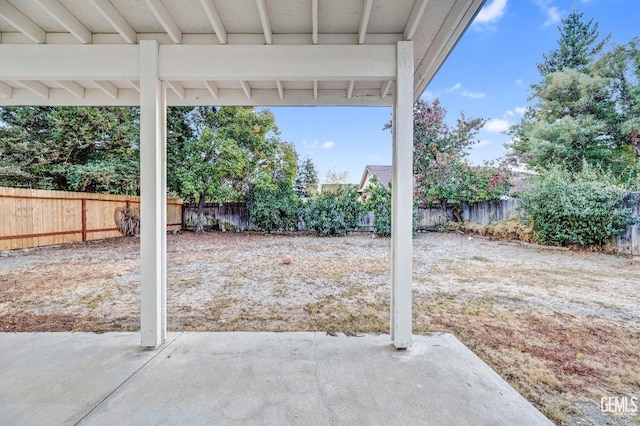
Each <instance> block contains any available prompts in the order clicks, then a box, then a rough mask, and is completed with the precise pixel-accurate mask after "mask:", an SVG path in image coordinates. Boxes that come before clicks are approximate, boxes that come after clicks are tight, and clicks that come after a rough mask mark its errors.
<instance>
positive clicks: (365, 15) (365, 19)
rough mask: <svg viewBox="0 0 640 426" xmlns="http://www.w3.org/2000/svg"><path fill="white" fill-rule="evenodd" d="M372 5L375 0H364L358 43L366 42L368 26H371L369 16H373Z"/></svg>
mask: <svg viewBox="0 0 640 426" xmlns="http://www.w3.org/2000/svg"><path fill="white" fill-rule="evenodd" d="M372 5H373V0H364V5H363V6H362V16H361V17H360V30H359V31H358V44H364V38H365V37H366V35H367V27H368V26H369V18H370V17H371V6H372Z"/></svg>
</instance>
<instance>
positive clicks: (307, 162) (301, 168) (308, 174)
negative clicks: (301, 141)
mask: <svg viewBox="0 0 640 426" xmlns="http://www.w3.org/2000/svg"><path fill="white" fill-rule="evenodd" d="M294 192H295V194H296V197H298V198H313V197H315V196H316V195H317V194H318V171H317V170H316V166H315V164H313V160H312V159H311V158H310V157H307V158H305V159H304V161H301V162H300V164H298V174H297V175H296V180H295V183H294Z"/></svg>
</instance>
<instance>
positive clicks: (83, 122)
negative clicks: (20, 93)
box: [0, 107, 139, 194]
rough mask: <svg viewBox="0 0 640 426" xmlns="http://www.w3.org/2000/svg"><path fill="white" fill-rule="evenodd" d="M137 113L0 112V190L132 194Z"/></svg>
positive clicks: (90, 110) (136, 155)
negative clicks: (0, 187)
mask: <svg viewBox="0 0 640 426" xmlns="http://www.w3.org/2000/svg"><path fill="white" fill-rule="evenodd" d="M138 117H139V112H138V109H137V108H125V107H7V108H0V123H2V125H0V185H4V186H18V187H28V188H40V189H57V190H65V191H85V192H103V193H112V194H137V193H138V174H139V149H138V148H139V147H138V140H139V128H138V120H139V118H138Z"/></svg>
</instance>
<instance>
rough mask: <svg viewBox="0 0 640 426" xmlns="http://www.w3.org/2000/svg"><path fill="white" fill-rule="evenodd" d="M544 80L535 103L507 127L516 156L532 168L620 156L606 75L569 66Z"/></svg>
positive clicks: (607, 163)
mask: <svg viewBox="0 0 640 426" xmlns="http://www.w3.org/2000/svg"><path fill="white" fill-rule="evenodd" d="M545 80H546V81H545V84H543V85H541V86H540V87H539V88H538V90H537V92H536V98H537V99H538V100H539V102H538V105H537V106H536V107H534V108H530V109H529V111H528V113H527V114H526V115H525V117H524V118H523V120H522V122H521V123H520V124H519V125H517V126H515V127H514V128H512V129H511V132H512V134H513V136H514V138H513V142H512V143H511V145H510V147H511V148H512V149H513V151H514V152H515V153H516V155H517V156H518V157H520V158H522V159H524V160H525V161H526V162H527V163H528V164H529V165H530V166H532V167H534V168H545V167H547V166H550V165H561V166H563V167H566V168H568V169H570V170H574V171H576V170H579V169H580V168H581V167H582V163H583V161H587V162H588V163H590V164H593V165H598V166H602V167H611V166H612V165H613V164H614V163H615V162H617V161H618V160H620V156H619V155H618V153H617V152H616V148H618V147H619V140H617V139H618V138H617V137H616V136H617V135H616V130H615V128H614V127H613V126H612V125H611V124H612V122H614V121H615V115H616V105H615V103H614V102H613V101H612V99H611V96H610V92H609V90H608V88H607V86H608V81H607V79H605V78H603V77H600V76H591V75H588V74H585V73H579V72H577V71H575V70H572V69H567V70H565V71H563V72H557V73H552V74H549V75H548V76H547V77H546V78H545Z"/></svg>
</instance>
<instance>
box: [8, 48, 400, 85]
mask: <svg viewBox="0 0 640 426" xmlns="http://www.w3.org/2000/svg"><path fill="white" fill-rule="evenodd" d="M138 51H139V46H138V45H130V44H118V45H96V44H91V45H77V44H71V45H68V44H65V45H62V44H61V45H53V44H47V45H43V44H26V45H12V44H1V43H0V58H2V60H0V81H9V80H38V81H49V80H76V81H77V80H107V81H119V80H123V81H128V80H139V79H140V60H139V54H138ZM395 55H396V46H394V45H390V46H383V45H369V44H365V45H351V46H335V45H323V44H322V45H316V46H311V45H290V46H283V45H277V44H275V45H271V46H264V45H258V46H239V45H224V46H221V45H187V44H180V45H175V44H166V45H160V46H159V56H160V58H159V59H160V69H159V76H160V79H161V80H169V81H205V80H207V81H240V80H245V81H254V80H259V81H271V82H273V81H276V80H281V81H313V80H320V81H349V80H358V81H360V80H364V81H386V80H393V79H395V75H396V71H395ZM257 69H259V72H257V71H256V70H257Z"/></svg>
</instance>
